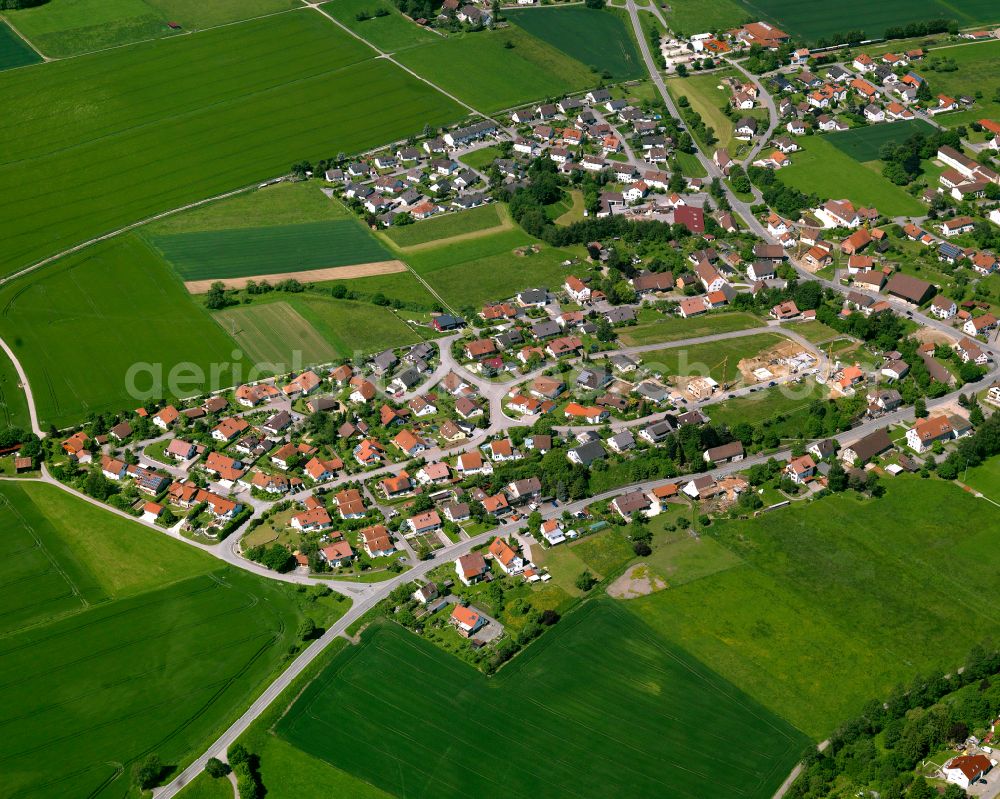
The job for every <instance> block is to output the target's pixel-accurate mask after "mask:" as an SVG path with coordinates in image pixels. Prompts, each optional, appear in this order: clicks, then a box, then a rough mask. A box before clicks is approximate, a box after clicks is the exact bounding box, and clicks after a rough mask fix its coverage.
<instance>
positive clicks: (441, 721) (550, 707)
mask: <svg viewBox="0 0 1000 799" xmlns="http://www.w3.org/2000/svg"><path fill="white" fill-rule="evenodd" d="M595 653H600V654H599V656H595ZM372 675H378V679H375V680H373V679H372ZM415 685H419V690H414V686H415ZM457 686H461V690H458V689H457ZM525 701H527V702H528V704H527V705H525V704H524V702H525ZM276 731H277V734H278V735H279V737H280V738H282V739H284V740H285V741H287V742H289V743H292V744H294V745H295V746H297V747H299V748H300V749H302V750H303V751H305V752H307V753H309V754H311V755H313V756H314V757H318V758H322V759H324V760H327V761H329V762H330V763H332V764H334V765H335V766H337V767H338V768H341V769H343V770H344V771H347V772H349V773H351V774H353V775H355V776H357V777H359V778H361V779H363V780H365V781H368V782H371V783H373V784H374V785H376V786H377V787H379V788H382V789H383V790H385V791H386V792H388V793H390V794H393V795H396V796H408V797H430V796H434V797H451V796H455V797H458V796H481V797H494V796H495V797H500V796H527V795H531V796H536V797H539V798H540V799H544V798H545V797H557V796H558V797H563V796H568V795H569V796H586V795H592V793H593V788H594V786H595V785H614V786H615V789H616V792H617V793H618V794H619V795H622V796H667V795H669V796H703V795H705V790H706V789H707V787H708V785H712V789H711V790H713V791H715V792H717V793H721V794H726V795H728V794H730V793H739V794H740V795H741V796H745V797H749V798H750V799H753V798H754V797H761V798H762V799H763V797H770V796H771V794H772V792H773V791H774V789H775V788H776V787H777V785H778V784H779V783H780V782H781V780H782V779H783V778H784V776H785V775H786V773H787V772H788V770H789V768H790V767H791V765H792V763H793V762H794V761H795V759H796V756H797V754H798V752H799V751H800V748H801V746H802V745H803V743H804V739H803V738H802V736H801V735H800V734H799V733H797V732H796V731H795V730H794V729H792V728H791V727H789V726H788V725H786V724H784V723H782V722H781V721H780V720H778V719H777V718H775V717H774V716H772V715H770V714H768V713H767V712H766V711H764V710H763V709H762V708H760V707H759V706H756V705H755V704H754V703H753V702H751V701H750V700H748V699H747V698H746V697H745V696H743V695H742V694H741V693H740V692H739V691H738V690H737V689H736V688H734V687H733V686H731V685H729V684H727V683H725V681H723V680H720V679H719V678H718V676H717V675H715V674H713V673H712V672H711V671H710V670H709V669H708V668H706V667H705V666H704V665H703V664H702V663H699V662H697V661H695V660H694V659H692V658H691V657H689V656H688V655H687V653H685V652H684V651H683V650H682V649H679V648H677V647H674V646H672V645H670V644H669V643H667V642H666V641H664V640H662V639H660V638H658V637H657V636H656V635H653V634H651V632H650V630H649V629H648V628H646V627H645V625H643V624H642V623H641V622H639V620H638V619H636V618H634V617H632V616H630V615H629V614H627V613H623V612H622V611H621V610H620V608H619V607H618V606H616V605H614V604H612V603H611V602H609V601H606V600H605V601H595V602H590V603H587V604H586V605H585V606H583V607H582V608H580V609H579V610H577V611H575V612H573V613H572V614H571V615H569V616H567V617H566V618H564V619H563V620H562V621H561V622H560V623H559V624H558V625H557V626H556V627H555V628H553V629H552V630H550V631H548V632H546V633H545V635H544V637H543V638H542V639H541V640H540V641H538V642H537V643H535V644H532V645H531V647H530V648H529V649H528V650H527V652H525V653H524V654H523V655H521V656H519V657H518V658H517V659H516V660H515V661H514V662H513V663H511V664H509V665H508V666H506V667H505V668H504V669H503V670H502V671H501V672H500V673H499V675H497V676H496V677H494V678H492V679H487V678H485V677H484V676H482V675H481V674H479V673H478V672H476V671H475V670H474V669H473V668H472V667H471V666H467V665H465V664H463V663H462V662H461V661H459V660H458V659H456V658H453V657H452V656H451V655H449V654H448V653H446V652H443V651H441V650H440V649H438V648H437V647H435V646H434V645H433V644H431V643H429V642H427V641H424V640H422V639H420V638H418V637H416V636H414V635H412V634H411V633H408V632H406V631H405V630H403V629H402V628H399V627H396V626H395V625H391V624H389V623H382V624H379V625H377V626H376V627H375V628H374V629H370V630H369V631H368V632H366V633H365V634H364V636H363V639H362V643H361V645H360V646H358V647H352V648H347V649H345V650H343V651H342V652H341V653H339V654H338V655H337V656H336V657H335V658H334V659H333V661H332V662H331V663H330V664H329V666H328V667H327V668H326V669H324V671H323V672H322V673H321V674H320V676H319V677H318V678H317V679H316V680H315V681H313V682H312V683H311V684H310V685H309V686H308V687H307V688H306V689H305V691H304V692H303V693H302V694H301V695H300V696H299V697H298V698H297V700H296V701H295V702H294V704H292V706H291V708H290V709H289V710H288V712H287V713H286V714H285V715H284V716H283V717H282V718H281V720H280V721H279V722H278V723H277V726H276ZM723 740H728V741H732V740H738V741H740V742H741V745H740V746H739V747H733V748H730V749H729V750H727V752H728V754H727V761H726V768H725V769H723V770H718V769H711V768H708V767H707V766H705V765H702V763H701V761H700V758H698V757H697V756H696V755H697V754H699V753H704V752H706V751H710V750H713V749H717V748H718V746H719V745H720V743H721V742H722V741H723ZM555 741H558V746H557V747H554V746H553V745H552V743H553V742H555ZM501 751H502V752H503V758H504V761H505V762H507V763H511V764H515V763H516V764H517V767H516V768H504V769H503V770H502V773H500V772H499V771H498V770H497V769H496V768H494V767H493V766H492V765H490V764H487V763H486V762H485V761H484V759H483V758H484V754H485V753H489V752H501ZM639 752H641V753H642V756H641V757H636V754H637V753H639Z"/></svg>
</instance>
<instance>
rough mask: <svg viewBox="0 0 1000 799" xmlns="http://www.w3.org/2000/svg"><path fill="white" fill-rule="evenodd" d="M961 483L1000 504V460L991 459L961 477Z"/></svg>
mask: <svg viewBox="0 0 1000 799" xmlns="http://www.w3.org/2000/svg"><path fill="white" fill-rule="evenodd" d="M958 479H959V481H960V482H962V483H965V484H966V485H967V486H970V487H972V488H974V489H975V490H976V491H978V492H979V493H980V494H982V495H983V496H984V497H987V498H989V499H990V500H992V501H993V502H995V503H998V504H1000V458H996V457H994V458H990V459H989V460H987V461H986V462H985V463H981V464H980V465H979V466H974V467H972V468H971V469H969V470H968V471H966V472H964V473H962V474H961V475H959V478H958Z"/></svg>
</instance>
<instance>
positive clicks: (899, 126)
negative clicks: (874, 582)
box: [825, 119, 937, 163]
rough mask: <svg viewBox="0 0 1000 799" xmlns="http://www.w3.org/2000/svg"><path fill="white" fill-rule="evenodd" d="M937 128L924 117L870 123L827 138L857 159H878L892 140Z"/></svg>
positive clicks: (897, 142) (926, 132)
mask: <svg viewBox="0 0 1000 799" xmlns="http://www.w3.org/2000/svg"><path fill="white" fill-rule="evenodd" d="M935 130H937V129H936V128H935V127H934V126H933V125H931V124H930V123H929V122H926V121H924V120H923V119H911V120H908V121H905V122H892V123H890V124H888V125H868V126H867V127H862V128H852V129H851V130H845V131H843V132H840V133H831V134H829V135H828V136H826V137H825V138H826V140H827V141H829V142H830V144H832V145H833V146H834V147H836V148H837V149H838V150H840V151H841V152H842V153H845V154H847V155H849V156H851V158H853V159H854V160H855V161H860V162H862V163H864V162H865V161H877V160H878V158H879V151H880V150H881V149H882V145H884V144H888V143H889V142H892V143H893V144H902V143H903V142H905V141H906V140H907V139H909V138H910V137H911V136H914V135H916V134H917V133H920V134H923V135H924V136H927V135H928V134H930V133H933V132H934V131H935Z"/></svg>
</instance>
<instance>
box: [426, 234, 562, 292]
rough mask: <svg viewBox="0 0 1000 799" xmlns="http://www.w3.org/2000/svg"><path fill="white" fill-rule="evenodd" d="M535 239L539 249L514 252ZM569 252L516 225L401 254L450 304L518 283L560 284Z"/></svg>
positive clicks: (521, 285) (512, 289) (514, 288)
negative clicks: (505, 230) (460, 240)
mask: <svg viewBox="0 0 1000 799" xmlns="http://www.w3.org/2000/svg"><path fill="white" fill-rule="evenodd" d="M532 244H537V246H539V247H540V248H541V250H540V252H537V253H529V254H527V255H515V254H514V251H515V250H516V249H518V248H522V247H528V246H530V245H532ZM570 257H571V256H570V255H569V254H568V253H566V252H564V251H562V250H556V249H553V248H551V247H549V246H548V245H547V244H540V243H538V242H537V240H536V239H533V238H532V237H531V236H529V235H528V234H527V233H525V232H523V231H522V230H521V229H520V228H517V229H515V230H510V231H507V232H504V233H497V234H491V235H488V236H482V237H479V238H475V239H470V240H468V241H462V242H458V243H455V244H448V243H444V244H443V245H442V246H440V247H435V248H431V249H427V250H421V251H420V252H412V253H409V254H407V260H408V261H409V262H410V265H411V266H412V267H413V268H414V270H415V271H416V272H417V273H418V274H419V275H420V276H421V277H423V278H424V279H425V280H426V281H427V282H428V283H429V284H430V285H431V287H432V288H434V290H435V291H437V292H438V293H439V294H441V296H442V297H444V299H445V301H447V302H448V303H450V304H452V305H453V306H455V307H456V308H475V309H476V310H477V311H478V309H479V306H481V305H482V304H483V303H484V302H488V301H492V300H502V299H505V298H507V297H511V296H513V295H514V294H516V293H517V292H518V291H521V290H522V289H526V288H530V287H536V286H546V287H555V286H559V285H561V284H562V282H563V279H564V278H565V277H566V275H567V273H568V272H569V271H571V269H572V268H571V267H566V266H563V261H565V260H566V259H568V258H570Z"/></svg>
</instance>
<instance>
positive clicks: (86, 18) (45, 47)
mask: <svg viewBox="0 0 1000 799" xmlns="http://www.w3.org/2000/svg"><path fill="white" fill-rule="evenodd" d="M298 7H299V6H298V4H297V3H296V2H295V0H212V2H210V3H206V2H203V1H202V0H55V2H50V3H44V4H42V5H39V6H37V7H35V8H27V9H23V10H20V11H7V12H4V13H5V14H6V15H7V17H8V18H9V19H10V21H11V22H13V23H14V24H15V25H17V27H18V30H20V31H21V32H22V33H23V34H24V35H25V36H26V37H28V38H29V39H30V40H31V41H32V43H33V44H34V45H35V46H36V47H38V49H39V50H41V51H42V52H43V53H45V54H46V55H48V56H52V57H63V56H70V55H78V54H79V53H87V52H90V51H92V50H100V49H102V48H107V47H118V46H120V45H123V44H131V43H133V42H139V41H143V40H145V39H156V38H159V37H162V36H173V35H176V34H178V33H183V32H187V33H190V32H191V31H193V30H198V29H200V28H210V27H213V26H216V25H225V24H227V23H230V22H237V21H238V20H244V19H250V18H252V17H258V16H262V15H264V14H274V13H276V12H280V11H287V10H288V9H291V8H298ZM168 22H175V23H177V24H178V25H180V26H181V27H180V29H176V30H175V29H172V28H170V27H169V26H168V25H167V23H168Z"/></svg>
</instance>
